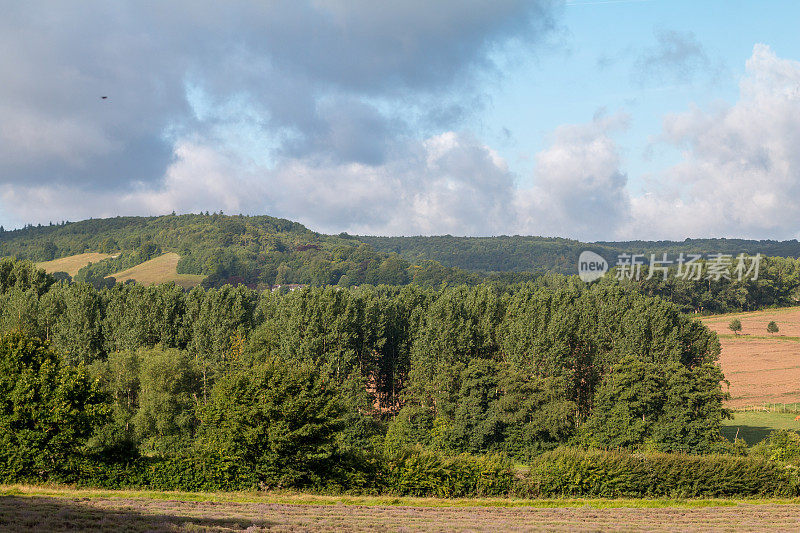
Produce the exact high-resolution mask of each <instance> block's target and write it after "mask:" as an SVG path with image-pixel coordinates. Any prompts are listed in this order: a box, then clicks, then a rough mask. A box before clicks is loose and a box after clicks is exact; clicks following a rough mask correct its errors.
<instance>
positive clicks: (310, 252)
mask: <svg viewBox="0 0 800 533" xmlns="http://www.w3.org/2000/svg"><path fill="white" fill-rule="evenodd" d="M585 249H591V250H594V251H596V252H598V253H600V254H601V255H603V256H604V257H606V259H607V260H608V262H609V264H611V265H612V266H613V265H614V264H615V263H616V257H617V255H618V254H619V253H622V252H624V251H628V252H647V251H652V252H653V253H670V254H677V253H679V252H684V253H692V252H701V251H705V252H708V253H710V252H712V251H713V252H725V253H731V254H736V253H740V252H746V253H750V254H754V253H757V252H760V253H762V254H764V255H776V256H781V255H788V256H795V255H799V254H800V245H798V243H797V241H786V242H783V243H778V242H776V241H741V240H728V239H716V240H687V241H684V242H665V241H659V242H644V241H636V242H630V243H624V242H622V243H611V242H609V243H582V242H579V241H575V240H569V239H560V238H543V237H523V236H513V237H508V236H501V237H479V238H472V237H452V236H449V235H445V236H439V237H367V236H360V237H356V236H351V235H348V234H346V233H341V234H339V235H325V234H322V233H317V232H314V231H311V230H309V229H308V228H306V227H305V226H303V225H302V224H299V223H297V222H292V221H290V220H285V219H279V218H273V217H269V216H241V215H234V216H230V215H223V214H222V213H214V214H208V213H206V214H187V215H180V216H178V215H165V216H159V217H116V218H109V219H91V220H84V221H81V222H67V223H61V224H56V225H50V226H27V227H25V228H23V229H19V230H14V231H0V257H2V256H15V257H18V258H20V259H28V260H32V261H35V262H38V263H41V264H42V266H43V267H44V268H47V269H48V270H49V271H65V272H67V273H68V274H69V275H70V276H72V278H74V280H75V281H89V282H92V283H94V284H96V285H98V286H99V285H101V284H102V283H103V279H104V278H106V277H107V276H110V275H113V274H120V273H125V271H127V270H128V269H131V268H133V267H136V266H138V265H141V264H142V263H145V262H146V261H149V260H151V259H155V258H157V257H159V256H161V255H163V254H165V253H169V254H176V255H171V256H169V257H171V258H172V259H171V260H172V261H173V262H174V263H175V265H174V267H175V268H174V271H173V270H172V267H171V266H170V268H169V269H168V270H169V272H170V273H169V274H164V276H165V277H163V278H159V277H158V276H156V277H149V278H148V279H149V280H150V281H152V282H157V281H170V280H178V279H183V280H184V281H182V282H181V283H184V282H185V284H186V285H189V284H194V283H195V282H196V281H197V280H199V279H202V280H203V281H202V284H203V285H204V286H206V287H219V286H222V285H224V284H227V283H230V284H234V285H236V284H244V285H247V286H249V287H252V288H262V289H263V288H268V287H271V286H274V285H285V284H304V285H317V286H322V285H339V286H343V287H348V286H353V285H364V284H369V285H379V284H386V285H406V284H409V283H413V284H416V285H422V286H431V287H438V286H440V285H441V284H442V283H467V284H475V283H479V282H481V281H489V282H496V283H498V284H500V285H502V286H506V285H508V284H511V283H516V282H524V281H530V280H532V279H535V278H536V277H537V276H538V275H541V274H542V273H545V272H555V273H560V274H566V275H572V274H574V273H575V272H576V266H577V259H578V256H579V255H580V253H581V252H582V251H583V250H585ZM111 256H113V257H111ZM175 257H179V259H177V260H175ZM103 258H104V259H103ZM100 259H103V260H100ZM90 261H91V262H92V265H91V266H88V267H87V266H85V265H88V263H89V262H90ZM82 267H83V268H82ZM65 269H68V270H65ZM154 272H161V273H165V272H166V270H164V269H158V268H157V269H155V271H154ZM761 274H762V278H763V281H759V282H758V284H749V285H748V284H730V283H707V282H706V280H705V279H701V280H699V281H696V282H676V281H675V280H674V278H671V279H670V280H669V281H668V282H660V281H657V280H653V281H650V282H647V283H645V282H642V283H641V284H640V285H639V289H640V290H642V291H643V292H645V293H646V294H648V295H659V296H663V297H665V298H667V299H670V300H672V301H674V302H675V303H677V304H678V305H680V306H681V308H682V309H683V310H684V311H686V312H692V311H697V310H702V311H704V312H728V311H734V310H749V309H757V308H760V307H764V306H769V305H778V306H785V305H791V304H792V303H793V302H795V301H797V298H798V294H797V291H798V287H800V261H796V260H793V259H792V260H783V259H773V260H770V261H765V262H764V264H763V267H762V271H761ZM142 275H143V274H141V273H140V274H139V276H140V277H141V276H142ZM176 276H191V277H189V278H177V277H176ZM123 277H125V276H123ZM189 280H191V281H189Z"/></svg>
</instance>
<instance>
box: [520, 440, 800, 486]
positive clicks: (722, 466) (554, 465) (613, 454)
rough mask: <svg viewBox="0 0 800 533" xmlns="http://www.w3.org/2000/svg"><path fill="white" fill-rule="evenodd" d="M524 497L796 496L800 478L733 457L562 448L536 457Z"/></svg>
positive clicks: (754, 459) (760, 461) (768, 464)
mask: <svg viewBox="0 0 800 533" xmlns="http://www.w3.org/2000/svg"><path fill="white" fill-rule="evenodd" d="M526 481H527V482H526V483H525V484H523V485H522V487H521V488H520V493H521V494H522V495H525V496H592V497H607V498H614V497H621V496H627V497H665V496H666V497H680V498H697V497H704V498H709V497H724V496H794V495H796V494H797V490H798V485H797V475H796V473H795V472H794V471H792V470H787V468H786V467H785V465H783V464H781V463H778V462H770V461H765V460H763V459H761V458H758V457H735V456H730V455H705V456H692V455H680V454H662V453H655V454H654V453H647V454H645V453H642V454H631V453H628V452H624V451H604V450H588V451H587V450H580V449H569V448H565V449H558V450H554V451H552V452H547V453H545V454H543V455H541V456H540V457H538V458H536V460H534V461H533V463H532V465H531V469H530V472H529V474H528V479H527V480H526Z"/></svg>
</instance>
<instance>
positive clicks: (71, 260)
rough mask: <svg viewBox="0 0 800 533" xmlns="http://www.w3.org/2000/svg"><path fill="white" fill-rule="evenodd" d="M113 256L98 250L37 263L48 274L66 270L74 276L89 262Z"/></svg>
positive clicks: (97, 261) (96, 261)
mask: <svg viewBox="0 0 800 533" xmlns="http://www.w3.org/2000/svg"><path fill="white" fill-rule="evenodd" d="M109 257H111V254H99V253H96V252H86V253H83V254H76V255H70V256H67V257H62V258H61V259H53V260H52V261H41V262H39V263H36V266H38V267H39V268H42V269H44V271H45V272H47V273H48V274H53V273H55V272H66V273H67V274H69V275H70V276H72V277H75V275H76V274H77V273H78V271H79V270H80V269H82V268H83V267H85V266H87V265H88V264H89V263H99V262H100V261H102V260H104V259H108V258H109Z"/></svg>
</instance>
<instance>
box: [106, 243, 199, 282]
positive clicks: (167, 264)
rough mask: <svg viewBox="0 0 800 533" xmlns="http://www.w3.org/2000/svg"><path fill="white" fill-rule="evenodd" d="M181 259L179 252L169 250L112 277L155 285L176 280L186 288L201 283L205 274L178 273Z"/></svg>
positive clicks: (122, 280) (118, 279) (123, 280)
mask: <svg viewBox="0 0 800 533" xmlns="http://www.w3.org/2000/svg"><path fill="white" fill-rule="evenodd" d="M179 260H180V256H178V254H176V253H172V252H168V253H165V254H163V255H160V256H158V257H156V258H153V259H149V260H147V261H145V262H144V263H141V264H139V265H136V266H135V267H132V268H129V269H127V270H123V271H122V272H115V273H113V274H111V277H113V278H114V279H116V280H117V282H118V283H122V282H125V281H128V280H134V281H135V282H136V283H139V284H141V285H155V284H158V283H169V282H171V281H174V282H175V284H176V285H178V286H179V287H183V288H184V289H190V288H192V287H195V286H197V285H200V283H201V282H202V281H203V278H204V276H201V275H196V274H178V271H177V267H178V261H179Z"/></svg>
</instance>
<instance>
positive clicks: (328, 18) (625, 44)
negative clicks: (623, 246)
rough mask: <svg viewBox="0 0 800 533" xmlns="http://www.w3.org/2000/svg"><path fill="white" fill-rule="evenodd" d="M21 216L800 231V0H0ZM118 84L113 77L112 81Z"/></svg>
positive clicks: (16, 219)
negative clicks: (260, 217)
mask: <svg viewBox="0 0 800 533" xmlns="http://www.w3.org/2000/svg"><path fill="white" fill-rule="evenodd" d="M0 10H2V12H3V13H4V16H3V17H2V18H0V224H2V225H3V226H4V227H5V228H6V229H9V228H14V227H21V226H22V225H24V224H28V223H32V224H38V223H42V224H48V223H49V222H60V221H63V220H72V221H74V220H81V219H84V218H89V217H95V218H97V217H109V216H116V215H143V216H147V215H159V214H165V213H170V212H172V211H175V212H177V213H188V212H200V211H210V212H218V211H223V212H225V213H228V214H234V213H244V214H268V215H272V216H277V217H283V218H288V219H291V220H295V221H299V222H302V223H303V224H305V225H306V226H308V227H309V228H311V229H313V230H316V231H320V232H326V233H339V232H342V231H346V232H349V233H351V234H369V235H440V234H451V235H470V236H488V235H515V234H518V235H541V236H557V237H568V238H576V239H581V240H585V241H595V240H629V239H651V240H652V239H672V240H683V239H685V238H704V237H705V238H708V237H732V238H753V239H795V238H800V149H799V148H800V32H798V31H797V27H798V25H799V24H800V2H796V1H794V0H787V1H779V0H762V1H756V0H751V1H745V0H694V1H682V0H567V1H555V0H552V1H551V0H527V1H519V2H517V1H513V0H499V1H498V0H495V1H463V0H460V1H450V0H440V1H437V2H422V1H415V0H405V1H401V2H373V1H369V0H348V1H322V0H317V1H309V2H303V1H293V2H278V1H276V2H261V1H255V0H254V1H250V2H244V1H236V0H233V1H230V2H207V1H203V0H199V1H198V0H194V1H185V2H184V1H179V0H176V1H172V2H144V1H138V2H126V1H117V2H106V1H97V2H93V1H88V0H87V1H83V2H70V3H67V2H57V1H50V2H37V1H26V2H16V1H11V0H0ZM104 96H105V97H106V98H103V97H104Z"/></svg>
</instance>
